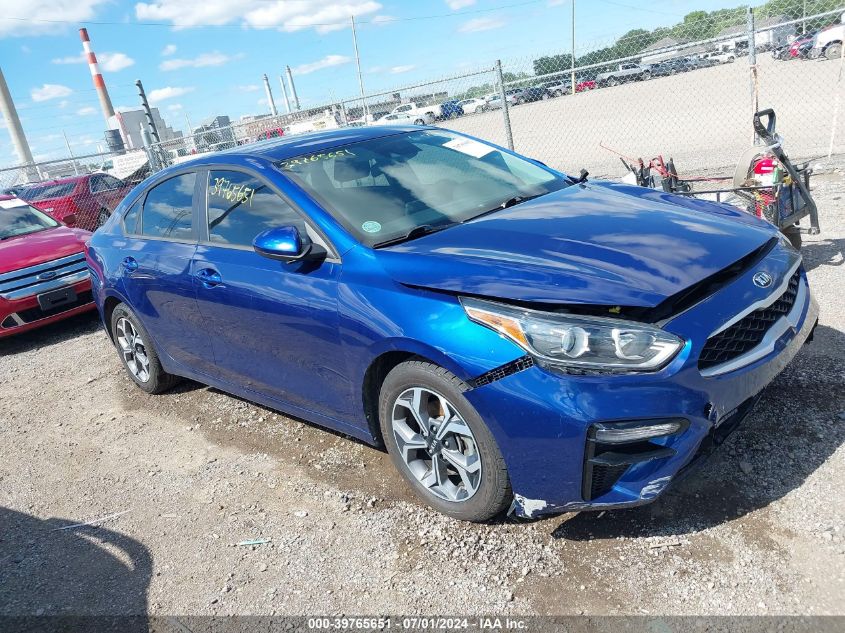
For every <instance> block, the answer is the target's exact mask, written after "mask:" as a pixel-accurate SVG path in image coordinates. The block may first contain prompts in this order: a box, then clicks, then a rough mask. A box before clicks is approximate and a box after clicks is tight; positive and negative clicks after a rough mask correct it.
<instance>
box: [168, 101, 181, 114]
mask: <svg viewBox="0 0 845 633" xmlns="http://www.w3.org/2000/svg"><path fill="white" fill-rule="evenodd" d="M181 109H182V104H181V103H171V104H170V105H169V106H167V111H168V112H179V111H180V110H181Z"/></svg>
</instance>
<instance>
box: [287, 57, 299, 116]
mask: <svg viewBox="0 0 845 633" xmlns="http://www.w3.org/2000/svg"><path fill="white" fill-rule="evenodd" d="M287 72H288V84H290V96H291V97H293V106H294V107H295V108H296V109H297V110H299V97H297V96H296V86H295V85H294V83H293V73H292V72H291V71H290V66H287Z"/></svg>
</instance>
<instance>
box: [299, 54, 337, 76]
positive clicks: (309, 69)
mask: <svg viewBox="0 0 845 633" xmlns="http://www.w3.org/2000/svg"><path fill="white" fill-rule="evenodd" d="M351 61H352V58H351V57H347V56H346V55H326V56H325V57H323V59H320V60H318V61H316V62H311V63H309V64H300V65H299V66H297V67H296V68H293V69H291V70H292V71H293V74H294V75H307V74H309V73H313V72H314V71H317V70H322V69H323V68H331V67H332V66H340V65H342V64H348V63H349V62H351Z"/></svg>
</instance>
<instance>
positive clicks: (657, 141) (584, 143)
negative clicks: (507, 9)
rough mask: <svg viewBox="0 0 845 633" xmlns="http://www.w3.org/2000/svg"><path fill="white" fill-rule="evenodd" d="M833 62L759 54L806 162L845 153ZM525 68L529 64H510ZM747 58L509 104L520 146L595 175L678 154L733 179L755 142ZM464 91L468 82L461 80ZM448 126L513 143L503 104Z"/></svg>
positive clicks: (763, 83) (764, 81)
mask: <svg viewBox="0 0 845 633" xmlns="http://www.w3.org/2000/svg"><path fill="white" fill-rule="evenodd" d="M841 66H842V64H841V63H840V62H830V61H806V62H800V61H794V62H778V61H776V60H774V59H772V57H771V55H769V54H762V55H760V56H759V57H758V68H759V70H758V82H757V85H758V86H759V107H760V109H763V108H774V109H775V111H776V112H777V120H778V132H779V133H780V134H781V136H782V137H783V138H784V139H786V141H787V149H788V150H789V151H790V152H791V153H792V155H794V157H801V158H802V159H806V158H814V157H817V156H820V155H825V156H826V155H827V153H828V149H829V147H830V142H831V130H832V129H833V128H834V127H835V129H836V134H835V136H834V141H835V142H834V146H833V150H834V153H840V154H841V153H843V152H845V130H843V125H845V115H843V113H842V112H841V111H840V112H839V114H838V116H837V109H840V110H841V109H842V108H845V103H842V102H841V99H840V95H841V94H842V90H843V84H842V82H843V81H845V73H840V70H841V68H840V67H841ZM506 70H513V71H516V70H525V68H516V67H514V68H506ZM750 74H751V71H750V70H749V66H748V58H747V57H746V58H740V59H739V60H737V61H736V62H734V63H733V64H724V65H722V66H713V67H710V68H702V69H699V70H696V71H693V72H688V73H684V74H681V75H673V76H670V77H658V78H655V79H651V80H649V81H642V82H635V83H629V84H623V85H621V86H616V87H614V88H602V89H600V90H593V91H590V92H584V93H579V94H577V95H575V96H574V97H573V96H564V97H558V98H556V99H550V100H548V101H538V102H536V103H529V104H525V105H521V106H517V107H515V108H511V109H510V118H511V127H512V130H513V137H514V145H515V148H516V150H517V151H518V152H522V153H523V154H526V155H527V156H531V157H532V158H536V159H538V160H541V161H543V162H545V163H546V164H548V165H551V166H553V167H556V168H559V169H563V170H564V171H566V172H567V173H570V174H577V173H578V172H579V170H580V169H581V168H582V167H586V168H587V169H589V170H590V172H591V173H592V174H593V175H594V176H598V175H601V176H609V177H617V176H622V175H623V174H624V173H625V168H624V167H623V166H622V163H620V162H619V157H618V156H617V155H615V154H613V153H611V152H609V151H607V150H606V149H603V148H602V147H601V145H602V143H603V144H604V145H606V146H607V147H610V148H613V149H615V150H617V151H619V152H622V153H623V154H626V155H632V156H642V157H643V158H644V159H645V160H646V161H648V160H649V159H650V158H652V157H653V156H656V155H658V154H663V155H664V156H665V158H666V159H668V158H669V157H670V156H671V157H673V158H674V159H675V163H676V165H677V167H678V170H679V172H680V173H681V174H691V175H695V174H696V173H697V172H699V171H701V170H708V169H720V170H723V171H724V173H726V174H729V175H733V169H734V167H735V166H736V162H737V161H738V160H739V157H740V155H741V154H742V153H743V152H745V151H746V150H747V149H748V148H749V147H750V146H751V145H752V128H751V115H752V111H751V96H750V93H751V80H750ZM462 87H463V86H462ZM443 126H444V127H448V128H452V129H454V130H457V131H459V132H464V133H467V134H472V135H474V136H479V137H481V138H485V139H488V140H490V141H493V142H495V143H499V144H501V145H505V144H506V143H507V137H506V135H505V127H504V124H503V121H502V113H501V110H497V111H493V112H487V113H484V114H479V115H473V116H464V117H461V118H458V119H455V120H453V121H448V122H446V123H443Z"/></svg>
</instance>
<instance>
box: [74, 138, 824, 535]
mask: <svg viewBox="0 0 845 633" xmlns="http://www.w3.org/2000/svg"><path fill="white" fill-rule="evenodd" d="M87 257H88V263H89V266H90V268H91V272H92V275H91V277H92V285H93V291H94V295H95V299H96V303H97V306H98V308H99V311H100V314H101V317H102V320H103V323H104V325H105V328H106V330H107V332H108V334H109V336H110V338H111V340H112V341H113V342H114V344H115V346H116V348H117V351H118V353H119V355H120V359H121V361H122V362H123V364H124V365H125V367H126V370H127V372H128V375H129V377H130V378H131V379H132V380H133V381H134V382H135V383H136V384H137V385H138V387H140V388H141V389H143V390H145V391H147V392H149V393H160V392H163V391H165V390H167V389H168V388H170V387H171V386H172V385H173V384H174V383H175V382H176V381H177V380H178V379H179V377H186V378H190V379H193V380H196V381H199V382H202V383H206V384H209V385H212V386H214V387H216V388H218V389H221V390H224V391H227V392H230V393H232V394H235V395H237V396H240V397H242V398H246V399H249V400H252V401H255V402H258V403H261V404H263V405H265V406H267V407H271V408H273V409H276V410H278V411H282V412H284V413H287V414H289V415H292V416H296V417H299V418H302V419H305V420H308V421H311V422H314V423H317V424H320V425H323V426H326V427H329V428H331V429H334V430H336V431H339V432H341V433H345V434H347V435H349V436H352V437H355V438H358V439H361V440H364V441H365V442H369V443H372V444H374V445H377V446H383V447H385V448H386V449H387V451H388V452H389V454H390V456H391V458H392V460H393V462H394V463H395V465H396V468H397V469H398V470H399V472H400V473H401V474H402V476H403V477H404V478H405V480H407V482H408V484H409V485H410V486H411V488H412V489H413V490H414V491H415V492H416V494H417V495H418V496H419V498H420V499H421V500H423V501H424V502H425V503H427V504H429V505H430V506H432V507H434V508H436V509H437V510H439V511H441V512H443V513H446V514H448V515H450V516H453V517H456V518H460V519H466V520H472V521H483V520H487V519H490V518H491V517H493V516H496V515H497V514H499V513H502V512H504V511H505V510H510V511H511V512H512V513H515V514H516V515H519V516H524V517H534V516H540V515H543V514H548V513H555V512H562V511H570V510H583V509H601V508H616V507H625V506H634V505H638V504H642V503H646V502H649V501H652V500H654V499H655V498H657V497H658V496H659V495H660V494H661V493H662V492H663V491H664V490H665V489H666V487H667V486H668V485H669V484H670V483H671V482H672V481H673V480H674V479H677V478H678V477H679V475H680V474H682V472H684V471H685V470H686V469H687V468H688V467H689V466H691V465H692V464H693V463H695V462H697V461H698V460H699V458H700V457H702V456H703V455H705V454H706V453H707V452H708V451H709V450H710V449H711V448H712V447H714V446H716V445H718V444H720V443H721V442H722V441H723V440H724V438H725V437H726V436H727V435H728V434H729V433H730V432H731V431H732V430H733V429H735V428H736V426H737V425H738V424H739V423H740V422H741V421H742V419H743V417H744V416H745V415H746V414H747V413H748V412H749V411H750V409H751V407H752V406H753V404H754V402H755V400H756V398H757V396H758V394H759V393H760V392H761V390H762V389H763V388H764V387H765V386H766V385H767V384H769V383H770V382H771V381H772V380H773V379H774V377H775V376H776V375H777V374H778V372H780V371H781V370H782V369H783V368H784V366H785V365H786V364H787V363H788V362H789V361H790V359H791V358H792V357H793V356H794V355H795V354H796V352H797V351H798V350H799V348H800V347H801V345H802V344H803V343H804V342H805V341H806V340H807V339H808V338H810V337H811V334H812V330H813V327H814V326H815V324H816V322H817V314H818V308H817V306H816V303H815V301H814V300H813V299H812V297H811V295H810V291H809V288H808V285H807V277H806V275H805V272H804V269H803V267H802V265H801V256H800V254H799V253H798V252H797V251H795V250H794V249H793V248H792V247H791V246H790V245H789V242H788V241H786V240H785V239H784V238H783V237H782V236H781V235H780V234H779V233H778V232H777V230H776V229H775V228H774V227H773V226H771V225H769V224H768V223H766V222H764V221H762V220H758V219H756V218H754V217H752V216H751V215H749V214H746V213H743V212H741V211H739V210H737V209H735V208H733V207H730V206H726V205H721V204H716V203H711V202H705V201H700V200H695V199H691V198H685V197H677V196H674V195H671V194H667V193H664V192H660V191H655V190H651V189H642V188H638V187H633V186H627V185H622V184H614V183H609V182H587V181H586V179H585V178H571V177H568V176H566V175H565V174H562V173H560V172H557V171H554V170H552V169H549V168H548V167H546V166H544V165H543V164H541V163H539V162H536V161H533V160H530V159H527V158H524V157H522V156H519V155H517V154H514V153H513V152H510V151H507V150H505V149H503V148H500V147H497V146H495V145H491V144H489V143H486V142H483V141H480V140H477V139H474V138H470V137H467V136H463V135H460V134H456V133H454V132H449V131H445V130H442V129H437V128H419V127H415V126H409V127H387V126H381V127H364V128H355V129H345V130H337V131H332V132H325V133H318V134H309V135H302V136H294V137H284V138H281V139H274V140H269V141H266V142H263V143H259V144H256V145H251V146H245V147H238V148H233V149H232V150H230V151H226V152H222V153H218V154H213V155H208V156H202V157H199V158H197V159H193V160H191V161H189V162H185V163H183V164H180V165H175V166H172V167H169V168H167V169H165V170H163V171H161V172H159V173H157V174H155V175H154V176H152V177H150V178H148V179H147V180H146V181H144V182H143V183H141V184H140V185H139V186H138V187H136V188H135V189H134V190H133V192H132V193H131V194H130V195H129V196H128V197H127V198H126V199H125V200H124V201H123V203H122V204H121V205H120V206H119V207H118V208H117V209H116V211H115V212H114V214H113V215H112V216H111V218H110V219H109V221H108V222H107V223H106V224H105V225H104V226H103V227H102V228H101V229H100V230H98V231H97V232H96V234H95V235H94V236H93V238H92V239H91V242H90V244H89V246H88V250H87Z"/></svg>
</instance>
